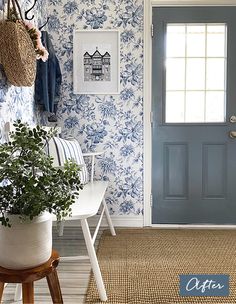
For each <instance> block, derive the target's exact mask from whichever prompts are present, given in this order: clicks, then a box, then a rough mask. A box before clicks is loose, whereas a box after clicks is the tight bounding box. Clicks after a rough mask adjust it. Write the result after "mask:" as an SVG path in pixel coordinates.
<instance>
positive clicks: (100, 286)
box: [81, 219, 107, 301]
mask: <svg viewBox="0 0 236 304" xmlns="http://www.w3.org/2000/svg"><path fill="white" fill-rule="evenodd" d="M81 227H82V230H83V235H84V239H85V243H86V247H87V250H88V255H89V258H90V262H91V266H92V269H93V274H94V278H95V281H96V284H97V288H98V293H99V297H100V299H101V301H107V294H106V289H105V286H104V283H103V280H102V275H101V271H100V268H99V264H98V260H97V256H96V252H95V249H94V246H93V240H92V238H91V234H90V230H89V226H88V222H87V220H86V219H82V220H81Z"/></svg>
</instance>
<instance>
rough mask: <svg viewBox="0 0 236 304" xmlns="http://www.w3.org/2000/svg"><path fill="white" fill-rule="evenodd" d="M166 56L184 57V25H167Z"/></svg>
mask: <svg viewBox="0 0 236 304" xmlns="http://www.w3.org/2000/svg"><path fill="white" fill-rule="evenodd" d="M166 39H167V41H166V52H167V53H166V55H167V57H185V26H184V25H170V26H167V38H166Z"/></svg>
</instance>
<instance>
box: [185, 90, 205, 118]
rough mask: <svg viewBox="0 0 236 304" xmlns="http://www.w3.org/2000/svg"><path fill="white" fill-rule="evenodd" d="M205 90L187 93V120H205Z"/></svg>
mask: <svg viewBox="0 0 236 304" xmlns="http://www.w3.org/2000/svg"><path fill="white" fill-rule="evenodd" d="M204 97H205V95H204V92H187V93H186V120H185V122H204Z"/></svg>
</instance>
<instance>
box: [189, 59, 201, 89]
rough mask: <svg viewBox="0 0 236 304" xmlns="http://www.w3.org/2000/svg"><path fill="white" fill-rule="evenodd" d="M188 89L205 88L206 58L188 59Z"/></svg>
mask: <svg viewBox="0 0 236 304" xmlns="http://www.w3.org/2000/svg"><path fill="white" fill-rule="evenodd" d="M186 89H187V90H204V89H205V59H195V58H194V59H187V75H186Z"/></svg>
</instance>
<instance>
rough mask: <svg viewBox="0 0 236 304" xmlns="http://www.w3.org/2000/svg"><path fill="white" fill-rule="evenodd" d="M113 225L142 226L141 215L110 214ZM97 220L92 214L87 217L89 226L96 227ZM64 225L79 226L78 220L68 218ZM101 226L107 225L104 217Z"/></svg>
mask: <svg viewBox="0 0 236 304" xmlns="http://www.w3.org/2000/svg"><path fill="white" fill-rule="evenodd" d="M111 219H112V222H113V225H114V226H115V227H143V217H140V216H111ZM97 222H98V216H93V217H91V218H89V219H88V223H89V226H90V227H96V225H97ZM65 226H74V227H77V226H80V221H79V220H68V221H66V222H65ZM101 227H107V221H106V219H105V217H103V219H102V223H101Z"/></svg>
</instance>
